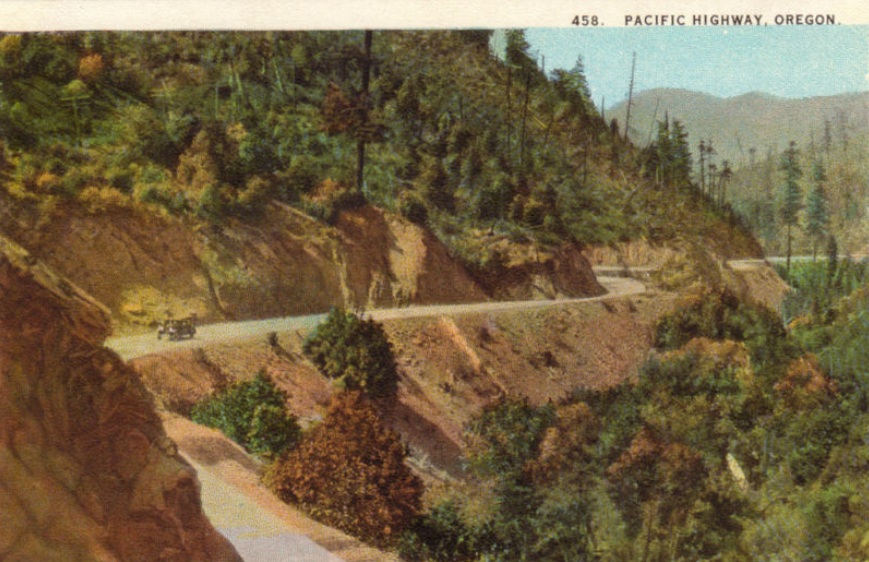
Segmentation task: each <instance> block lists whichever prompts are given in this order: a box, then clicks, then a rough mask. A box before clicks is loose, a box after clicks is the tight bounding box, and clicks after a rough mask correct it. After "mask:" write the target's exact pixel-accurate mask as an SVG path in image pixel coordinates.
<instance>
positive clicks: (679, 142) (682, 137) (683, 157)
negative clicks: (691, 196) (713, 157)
mask: <svg viewBox="0 0 869 562" xmlns="http://www.w3.org/2000/svg"><path fill="white" fill-rule="evenodd" d="M670 147H671V150H672V157H671V170H672V171H671V181H672V182H673V183H674V184H675V185H679V186H683V187H684V186H687V185H689V184H690V183H691V149H690V148H689V146H688V131H686V130H685V126H684V125H683V124H682V122H681V121H679V120H678V119H674V120H673V128H672V130H671V132H670Z"/></svg>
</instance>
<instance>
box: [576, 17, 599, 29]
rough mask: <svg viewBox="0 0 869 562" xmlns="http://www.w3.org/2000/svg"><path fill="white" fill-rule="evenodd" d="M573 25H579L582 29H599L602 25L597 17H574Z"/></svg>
mask: <svg viewBox="0 0 869 562" xmlns="http://www.w3.org/2000/svg"><path fill="white" fill-rule="evenodd" d="M570 23H571V24H572V25H579V26H582V27H589V26H591V27H597V26H598V25H600V19H599V18H598V17H597V16H588V15H585V16H573V21H571V22H570Z"/></svg>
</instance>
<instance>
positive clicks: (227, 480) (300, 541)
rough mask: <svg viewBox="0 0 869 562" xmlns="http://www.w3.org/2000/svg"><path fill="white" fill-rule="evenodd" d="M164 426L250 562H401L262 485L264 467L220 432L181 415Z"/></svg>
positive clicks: (222, 527)
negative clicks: (298, 508) (315, 516)
mask: <svg viewBox="0 0 869 562" xmlns="http://www.w3.org/2000/svg"><path fill="white" fill-rule="evenodd" d="M163 425H164V426H165V428H166V432H167V433H168V434H169V437H171V438H172V440H173V441H175V443H176V444H177V445H178V448H179V451H180V452H181V454H182V455H183V456H184V457H185V458H186V459H187V460H188V461H189V462H190V463H191V464H192V465H193V467H194V468H195V469H196V471H197V473H198V476H199V481H200V482H201V484H202V507H203V510H204V511H205V514H206V516H207V517H208V519H209V520H210V521H211V523H212V524H213V525H214V526H215V527H216V528H217V530H218V531H219V532H220V533H221V534H223V535H224V536H225V537H227V538H228V539H229V540H230V541H231V542H232V543H233V545H234V546H235V548H236V550H238V552H239V554H241V556H242V558H244V560H245V562H341V561H342V560H343V561H345V562H397V561H398V558H397V557H396V556H394V555H391V554H387V553H384V552H381V551H379V550H377V549H374V548H371V547H369V546H367V545H365V544H364V543H362V542H360V541H358V540H357V539H355V538H353V537H351V536H349V535H346V534H344V533H342V532H341V531H338V530H335V529H333V528H331V527H327V526H325V525H322V524H320V523H317V522H316V521H313V520H312V519H310V518H309V517H308V516H307V515H305V514H303V513H301V512H300V511H298V510H297V509H295V508H293V507H292V506H289V505H287V504H285V503H283V502H282V501H280V500H279V499H277V498H276V497H275V496H274V495H272V493H271V492H270V491H269V490H268V489H267V488H265V486H263V485H262V484H261V483H260V479H259V473H260V465H259V464H258V463H257V462H255V461H254V460H253V459H251V458H250V457H249V456H248V455H247V454H246V453H245V452H244V450H243V449H241V447H239V446H238V445H236V444H235V443H233V442H232V441H230V440H229V439H227V438H226V437H225V436H224V435H223V434H222V433H220V432H219V431H217V430H214V429H210V428H207V427H203V426H200V425H198V424H196V423H193V422H192V421H190V420H188V419H186V418H183V417H181V416H178V415H175V414H164V416H163Z"/></svg>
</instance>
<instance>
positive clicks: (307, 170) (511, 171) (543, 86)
mask: <svg viewBox="0 0 869 562" xmlns="http://www.w3.org/2000/svg"><path fill="white" fill-rule="evenodd" d="M490 35H491V32H489V31H472V30H468V31H414V32H403V31H383V32H374V33H365V32H362V31H359V32H292V33H289V32H287V33H279V32H269V33H214V32H184V33H182V32H174V33H106V32H92V33H76V34H24V35H11V34H7V35H4V36H3V37H2V39H0V82H2V88H0V125H2V129H0V141H2V143H0V146H2V148H3V151H2V158H0V163H2V173H3V175H4V177H5V178H6V181H4V187H5V189H6V191H7V192H9V193H10V194H12V195H13V196H15V197H17V198H18V199H20V200H33V201H34V202H35V203H38V204H39V205H41V208H42V209H43V210H44V211H45V212H46V213H50V212H52V211H54V212H56V210H57V209H58V207H59V206H61V205H60V204H61V203H64V202H69V201H73V202H79V203H81V204H83V205H84V207H85V208H86V209H88V210H89V211H91V212H102V211H104V210H105V209H107V208H111V207H112V206H119V205H120V206H138V207H144V208H150V209H152V210H154V211H160V212H169V213H173V214H177V215H180V216H189V217H193V218H194V219H195V220H198V221H207V222H211V223H212V224H219V223H220V222H222V221H225V220H229V219H231V218H232V217H235V218H237V219H240V220H246V221H256V220H258V216H259V213H260V211H261V210H262V209H263V207H264V206H265V205H266V204H268V202H269V201H270V200H272V199H277V200H279V201H283V202H285V203H288V204H290V205H293V206H295V207H298V208H300V209H302V210H304V211H306V212H307V213H309V214H311V215H313V216H315V217H318V218H320V219H323V220H327V221H329V220H332V219H333V218H334V217H335V214H336V212H338V211H340V210H341V209H344V208H348V207H353V206H357V205H361V204H364V203H366V202H369V203H373V204H376V205H378V206H381V207H385V208H388V209H392V210H396V211H399V212H401V213H402V214H404V215H405V216H407V217H408V218H410V219H411V220H414V221H415V222H418V223H424V224H428V225H429V226H430V227H431V228H432V229H433V230H434V231H435V232H436V234H438V236H439V237H440V238H441V239H442V240H443V241H445V242H446V243H447V244H448V245H449V246H450V247H451V248H452V249H453V250H454V252H455V253H456V254H457V255H458V256H459V257H462V258H466V259H467V261H468V262H469V263H479V262H482V261H485V256H483V255H482V254H483V253H484V251H483V248H482V246H483V244H482V243H481V242H480V241H478V240H477V238H478V234H477V233H478V232H482V231H488V232H490V233H495V234H499V235H502V236H507V237H509V238H510V239H512V240H515V241H534V242H535V243H542V244H551V243H558V242H561V241H576V242H580V243H608V242H613V241H616V240H620V239H626V238H636V237H640V236H649V237H652V238H664V239H666V238H668V237H669V238H672V237H675V236H677V235H681V234H680V232H685V231H692V230H701V231H702V229H703V228H706V227H710V226H712V227H713V228H714V227H715V225H716V224H720V223H721V219H722V218H726V217H724V215H718V216H711V217H702V216H698V215H697V213H696V211H698V210H702V209H703V208H705V207H706V205H705V203H702V202H697V201H694V202H693V203H692V202H690V200H691V198H692V195H691V193H690V190H689V191H685V192H681V191H680V192H678V193H675V194H673V193H671V192H670V191H669V189H668V186H667V185H664V183H661V182H660V181H659V180H661V179H662V178H661V177H659V178H651V179H650V177H649V176H648V175H646V174H644V173H643V170H644V169H648V168H649V167H650V166H651V164H649V163H647V162H646V160H647V157H646V156H644V155H641V154H639V153H638V152H636V151H635V150H634V149H633V148H632V147H631V146H629V145H627V144H626V143H625V141H624V140H623V139H621V138H620V136H619V135H618V134H617V131H618V128H617V127H615V128H612V127H610V126H608V125H607V124H606V123H605V122H604V121H603V119H602V118H601V116H600V115H599V114H598V113H597V111H596V109H595V108H594V106H593V104H592V103H591V101H590V100H589V94H588V87H587V84H586V82H585V77H584V74H583V66H582V59H581V57H580V56H579V53H578V54H577V55H578V58H577V64H576V65H575V67H574V68H572V69H570V70H561V69H559V70H556V71H554V72H551V73H549V74H546V73H544V71H543V70H542V69H541V68H540V66H539V65H538V61H537V60H535V58H534V57H533V56H532V55H531V54H530V52H529V46H528V44H527V42H526V41H525V39H524V34H523V33H522V32H521V31H510V32H508V33H507V49H506V54H505V56H504V57H503V59H502V58H498V57H496V56H494V55H493V54H492V52H491V50H490V48H489V38H490ZM674 126H676V125H674ZM656 157H658V158H659V157H660V155H657V156H656ZM670 175H672V174H670V173H669V172H667V174H665V176H664V177H663V179H664V180H666V182H665V183H667V182H668V183H669V184H672V183H674V182H676V180H680V179H682V178H671V177H670ZM360 178H361V182H360ZM671 180H672V181H671ZM674 197H675V198H676V200H684V201H685V202H686V203H685V204H681V205H677V207H679V208H680V209H681V208H684V210H685V212H684V214H683V215H681V216H680V217H677V219H678V220H676V221H675V224H674V216H673V214H672V212H671V211H672V208H673V205H672V203H673V200H674ZM745 245H746V244H742V246H743V247H745ZM749 245H750V244H749Z"/></svg>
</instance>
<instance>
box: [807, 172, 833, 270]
mask: <svg viewBox="0 0 869 562" xmlns="http://www.w3.org/2000/svg"><path fill="white" fill-rule="evenodd" d="M826 181H827V172H826V170H825V169H824V165H823V164H821V163H820V162H815V163H814V164H813V165H812V190H811V191H809V195H808V198H807V200H806V231H807V232H808V234H809V236H811V237H812V259H813V260H814V259H816V257H817V254H818V242H819V240H820V238H821V237H822V236H824V234H826V233H827V228H828V227H829V224H830V214H829V209H828V207H827V205H828V203H827V190H826V187H825V183H826Z"/></svg>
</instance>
